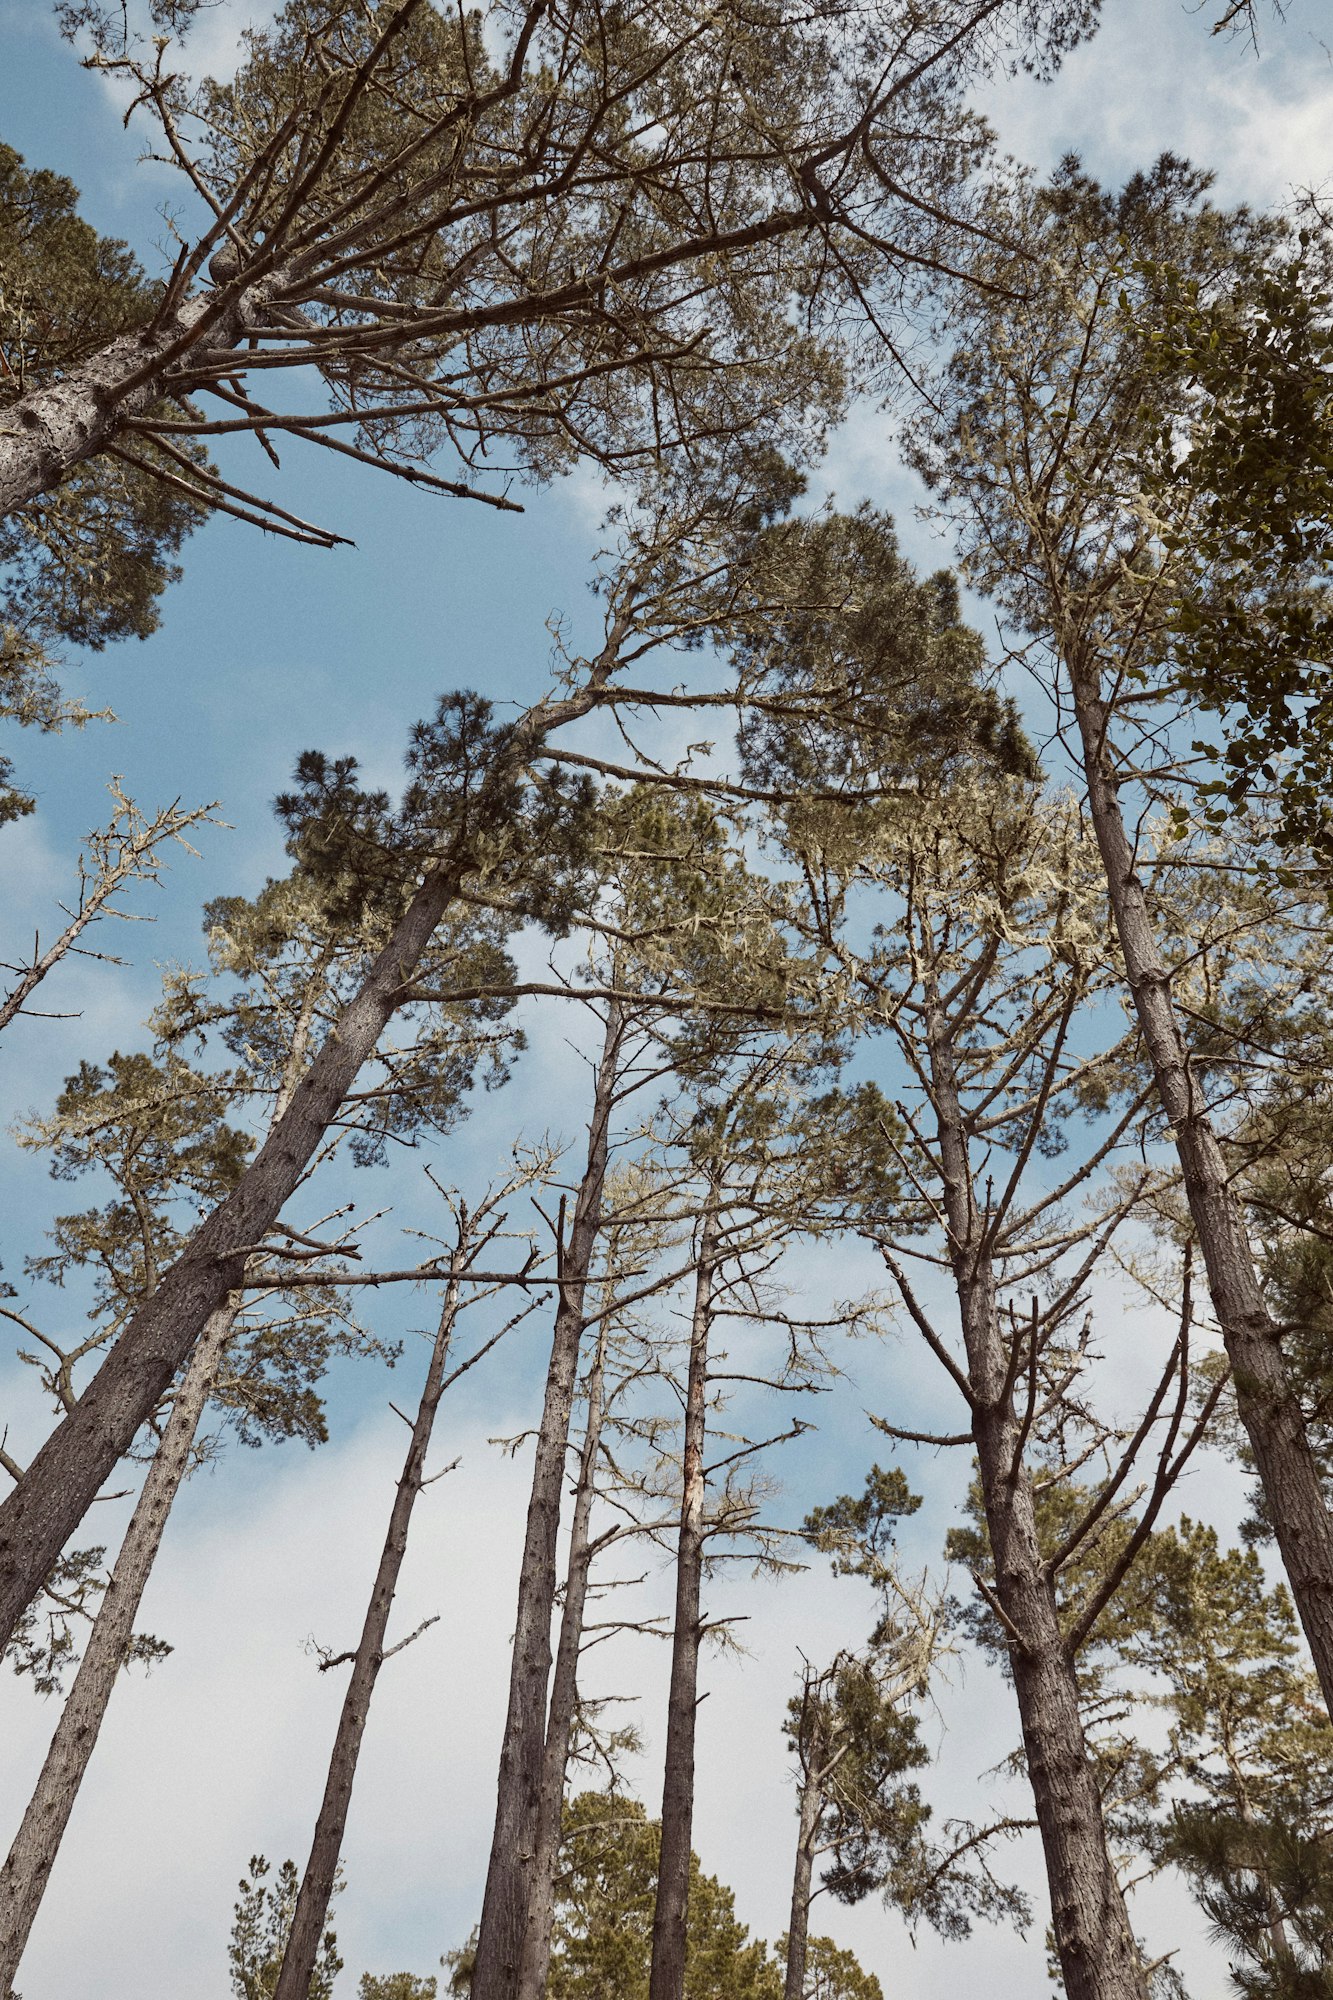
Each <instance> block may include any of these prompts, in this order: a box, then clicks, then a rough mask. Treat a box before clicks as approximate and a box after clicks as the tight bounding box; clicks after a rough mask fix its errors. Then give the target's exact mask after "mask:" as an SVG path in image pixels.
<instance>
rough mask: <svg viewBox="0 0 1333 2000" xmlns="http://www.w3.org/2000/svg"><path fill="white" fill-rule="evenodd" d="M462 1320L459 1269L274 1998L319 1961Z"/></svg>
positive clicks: (304, 1981) (288, 1992) (296, 1993)
mask: <svg viewBox="0 0 1333 2000" xmlns="http://www.w3.org/2000/svg"><path fill="white" fill-rule="evenodd" d="M457 1317H458V1278H457V1275H456V1271H455V1272H451V1274H450V1278H449V1283H448V1285H447V1287H446V1289H445V1294H444V1305H443V1307H442V1309H441V1312H440V1324H439V1327H438V1329H437V1331H436V1335H435V1345H434V1347H433V1348H432V1349H431V1357H430V1365H429V1367H428V1368H427V1370H426V1383H425V1387H424V1388H423V1389H422V1391H421V1401H420V1403H419V1404H418V1406H417V1414H416V1421H415V1423H414V1424H413V1426H412V1438H411V1442H410V1443H409V1445H408V1447H407V1458H406V1460H405V1461H404V1464H403V1470H402V1475H401V1477H400V1478H399V1481H398V1491H397V1492H396V1493H395V1495H394V1500H393V1508H392V1510H391V1512H390V1515H389V1528H388V1533H387V1534H386V1535H385V1537H384V1548H383V1550H382V1551H381V1554H380V1561H379V1568H378V1570H377V1571H376V1573H375V1585H374V1588H373V1590H372V1591H371V1593H370V1602H369V1604H368V1605H367V1607H366V1617H365V1623H364V1624H363V1626H362V1628H361V1638H360V1640H359V1641H358V1644H357V1648H356V1652H355V1654H354V1655H353V1657H352V1675H351V1679H350V1680H349V1681H348V1683H347V1693H346V1695H345V1696H344V1697H343V1705H342V1713H341V1715H340V1716H339V1717H338V1728H337V1733H336V1734H335V1736H334V1739H333V1754H332V1755H331V1757H330V1758H329V1770H328V1777H327V1778H326V1780H325V1784H324V1797H323V1799H322V1800H321V1802H320V1808H319V1817H318V1818H317V1819H316V1821H315V1833H314V1838H313V1840H312V1841H311V1843H310V1858H309V1860H308V1861H307V1862H306V1866H305V1873H304V1874H303V1875H302V1877H301V1889H300V1893H299V1895H298V1896H297V1899H296V1909H295V1911H294V1912H293V1915H292V1927H291V1931H290V1933H289V1934H288V1938H287V1948H286V1950H285V1951H284V1953H283V1958H282V1970H281V1971H280V1972H279V1974H278V1983H277V1986H276V1988H275V1989H274V1995H273V2000H308V1995H309V1992H310V1981H311V1977H312V1976H313V1973H314V1969H315V1959H316V1957H317V1955H318V1953H319V1941H320V1938H321V1937H322V1936H323V1934H324V1926H325V1923H326V1922H327V1921H328V1914H329V1903H330V1901H331V1899H332V1896H333V1883H334V1878H335V1876H336V1875H337V1872H338V1857H339V1855H340V1854H341V1852H342V1842H343V1834H344V1832H345V1831H346V1828H347V1810H348V1807H349V1805H350V1804H351V1799H352V1784H353V1781H354V1780H355V1777H356V1766H357V1759H358V1758H359V1756H360V1754H361V1739H362V1737H363V1736H364V1735H365V1731H366V1722H367V1720H368V1718H369V1715H370V1704H371V1700H372V1698H373V1696H374V1693H375V1683H376V1681H377V1680H378V1679H379V1672H380V1668H381V1667H382V1666H383V1665H384V1658H385V1655H384V1638H385V1634H386V1632H387V1631H388V1626H389V1613H390V1611H391V1610H392V1608H393V1600H394V1593H395V1591H396V1590H397V1588H398V1578H399V1575H400V1573H401V1571H402V1567H403V1557H404V1556H405V1555H406V1554H407V1537H408V1532H409V1530H410V1528H411V1525H412V1510H413V1508H414V1507H415V1506H416V1503H417V1496H418V1494H419V1493H420V1492H421V1488H422V1484H423V1482H424V1479H425V1473H426V1454H427V1452H428V1451H429V1450H430V1440H431V1433H432V1431H433V1430H434V1428H435V1414H436V1411H437V1410H438V1409H439V1407H440V1397H441V1395H442V1394H443V1391H444V1369H445V1363H446V1362H447V1360H448V1358H449V1343H450V1340H451V1339H452V1337H453V1330H454V1322H455V1320H456V1319H457Z"/></svg>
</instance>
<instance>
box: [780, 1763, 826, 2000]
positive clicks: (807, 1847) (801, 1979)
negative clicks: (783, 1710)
mask: <svg viewBox="0 0 1333 2000" xmlns="http://www.w3.org/2000/svg"><path fill="white" fill-rule="evenodd" d="M822 1807H823V1799H822V1797H821V1795H820V1788H819V1780H818V1777H817V1775H816V1773H815V1772H814V1771H807V1772H806V1775H805V1782H804V1783H803V1784H802V1786H801V1817H800V1824H799V1827H798V1830H797V1835H796V1866H795V1868H794V1870H793V1871H792V1885H791V1917H790V1919H789V1921H788V1924H787V1976H786V1979H785V1981H784V1983H783V1988H782V2000H805V1960H806V1952H807V1950H808V1948H809V1943H810V1896H811V1889H812V1884H813V1880H814V1872H815V1842H816V1840H817V1839H818V1837H819V1815H820V1812H821V1810H822Z"/></svg>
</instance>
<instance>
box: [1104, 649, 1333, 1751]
mask: <svg viewBox="0 0 1333 2000" xmlns="http://www.w3.org/2000/svg"><path fill="white" fill-rule="evenodd" d="M1071 679H1072V683H1073V691H1074V699H1075V707H1076V712H1077V716H1078V724H1079V731H1080V734H1081V738H1082V743H1083V760H1084V771H1085V774H1086V781H1087V788H1088V806H1089V810H1090V812H1091V815H1092V823H1093V827H1094V829H1095V831H1096V835H1097V845H1098V847H1099V848H1100V850H1101V856H1102V863H1103V866H1104V868H1105V870H1106V883H1107V890H1108V893H1109V896H1110V902H1111V909H1112V912H1113V914H1114V917H1115V925H1116V932H1117V935H1118V936H1119V939H1120V949H1121V953H1122V955H1123V957H1124V961H1125V973H1126V977H1127V979H1128V981H1129V987H1130V991H1131V992H1132V994H1133V996H1134V1007H1135V1012H1136V1013H1137V1016H1138V1021H1139V1027H1140V1029H1141V1030H1142V1033H1143V1041H1144V1046H1145V1048H1146V1049H1147V1052H1148V1059H1149V1062H1150V1063H1151V1065H1152V1071H1153V1077H1154V1080H1155V1082H1156V1086H1157V1094H1158V1097H1159V1098H1160V1100H1161V1105H1162V1109H1163V1111H1165V1113H1166V1116H1167V1120H1168V1122H1169V1124H1170V1126H1171V1133H1172V1137H1173V1139H1174V1141H1175V1146H1176V1153H1177V1157H1178V1158H1179V1161H1180V1172H1181V1178H1182V1180H1183V1181H1184V1184H1185V1194H1186V1198H1187V1200H1188V1202H1189V1208H1190V1215H1191V1216H1192V1218H1193V1221H1194V1229H1195V1233H1196V1235H1197V1236H1198V1239H1199V1248H1200V1250H1201V1251H1202V1252H1203V1260H1204V1264H1205V1267H1206V1269H1207V1272H1208V1289H1209V1292H1210V1294H1211V1297H1212V1301H1213V1310H1214V1311H1215V1312H1216V1314H1217V1321H1218V1325H1219V1326H1220V1328H1221V1331H1222V1338H1223V1340H1224V1342H1225V1344H1226V1351H1227V1357H1228V1359H1229V1360H1230V1362H1231V1369H1232V1376H1233V1379H1234V1381H1235V1385H1236V1404H1237V1408H1238V1410H1239V1412H1240V1418H1241V1422H1242V1423H1243V1424H1244V1426H1245V1431H1246V1435H1247V1436H1248V1438H1249V1441H1250V1446H1251V1449H1252V1451H1253V1453H1254V1463H1255V1469H1256V1471H1257V1472H1258V1475H1259V1483H1260V1485H1261V1486H1262V1487H1263V1491H1264V1497H1265V1500H1266V1501H1267V1505H1268V1513H1269V1517H1270V1519H1271V1520H1272V1523H1273V1529H1274V1532H1275V1534H1276V1536H1277V1542H1278V1547H1279V1549H1280V1550H1281V1553H1282V1560H1283V1563H1284V1564H1285V1565H1286V1571H1287V1578H1288V1581H1289V1582H1290V1584H1291V1594H1292V1597H1293V1598H1294V1599H1295V1602H1296V1608H1297V1610H1298V1612H1299V1613H1300V1619H1301V1624H1302V1626H1303V1627H1304V1629H1305V1636H1306V1639H1307V1641H1308V1642H1309V1646H1310V1652H1311V1654H1312V1656H1313V1658H1314V1664H1315V1670H1316V1672H1317V1673H1318V1675H1319V1684H1320V1687H1321V1688H1322V1689H1323V1693H1324V1701H1325V1704H1326V1706H1327V1707H1328V1708H1329V1711H1330V1713H1333V1519H1330V1516H1329V1511H1328V1506H1327V1504H1326V1501H1325V1498H1324V1492H1323V1486H1322V1483H1321V1481H1320V1477H1319V1468H1318V1465H1317V1463H1316V1460H1315V1456H1314V1453H1313V1451H1312V1450H1311V1448H1310V1440H1309V1437H1308V1435H1307V1433H1306V1428H1305V1420H1304V1417H1303V1416H1302V1413H1301V1408H1300V1403H1299V1401H1298V1399H1297V1396H1296V1393H1295V1391H1294V1389H1293V1387H1292V1385H1291V1381H1290V1378H1289V1377H1288V1374H1287V1370H1286V1365H1285V1363H1284V1361H1283V1357H1282V1350H1281V1346H1280V1344H1279V1337H1278V1329H1277V1327H1276V1325H1275V1324H1274V1321H1273V1318H1272V1315H1271V1314H1270V1312H1269V1310H1268V1307H1267V1304H1266V1303H1265V1300H1264V1295H1263V1290H1262V1288H1261V1286H1260V1283H1259V1278H1258V1274H1257V1272H1256V1270H1255V1260H1254V1253H1253V1251H1252V1249H1251V1247H1250V1240H1249V1232H1248V1230H1247V1228H1246V1225H1245V1217H1244V1213H1243V1211H1242V1208H1241V1205H1240V1203H1239V1202H1238V1201H1237V1199H1236V1197H1235V1195H1234V1194H1233V1192H1232V1188H1231V1180H1230V1176H1229V1174H1228V1171H1227V1164H1226V1160H1225V1158H1224V1157H1223V1154H1222V1149H1221V1147H1220V1146H1219V1144H1218V1142H1217V1135H1216V1133H1215V1131H1214V1130H1213V1125H1212V1121H1211V1119H1210V1118H1209V1116H1208V1112H1207V1109H1206V1106H1205V1104H1204V1102H1203V1099H1202V1096H1201V1095H1200V1093H1199V1090H1198V1088H1197V1086H1196V1084H1195V1081H1194V1077H1193V1074H1192V1072H1191V1068H1190V1059H1189V1051H1188V1048H1187V1047H1186V1044H1185V1039H1184V1036H1183V1035H1182V1033H1181V1029H1180V1022H1179V1019H1178V1017H1177V1014H1176V1010H1175V1005H1174V1002H1173V1000H1172V996H1171V975H1170V972H1169V971H1168V969H1167V966H1166V964H1165V962H1164V960H1163V958H1162V955H1161V952H1160V951H1159V950H1158V948H1157V939H1156V934H1155V931H1154V928H1153V924H1152V919H1151V915H1150V913H1149V909H1148V900H1147V896H1146V895H1145V893H1144V888H1143V883H1142V881H1141V880H1140V878H1139V875H1138V872H1137V870H1136V868H1135V865H1134V854H1133V850H1132V848H1131V846H1130V842H1129V837H1128V835H1127V834H1126V831H1125V821H1124V815H1123V813H1122V812H1121V810H1120V797H1119V786H1118V783H1117V781H1116V776H1115V772H1114V768H1113V766H1112V762H1111V755H1110V745H1109V728H1110V723H1111V720H1112V718H1111V713H1110V709H1109V707H1108V705H1107V703H1105V702H1104V701H1103V700H1102V698H1101V694H1100V690H1099V686H1098V683H1097V680H1096V676H1095V670H1093V669H1084V670H1080V669H1079V668H1078V667H1077V666H1075V667H1074V668H1073V670H1072V672H1071Z"/></svg>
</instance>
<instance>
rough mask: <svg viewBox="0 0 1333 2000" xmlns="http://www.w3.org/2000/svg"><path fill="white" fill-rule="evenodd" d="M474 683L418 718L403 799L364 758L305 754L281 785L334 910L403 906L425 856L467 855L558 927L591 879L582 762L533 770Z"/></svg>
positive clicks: (590, 792) (300, 857)
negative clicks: (363, 783)
mask: <svg viewBox="0 0 1333 2000" xmlns="http://www.w3.org/2000/svg"><path fill="white" fill-rule="evenodd" d="M493 713H494V711H493V705H492V703H491V702H489V701H488V700H486V699H485V697H484V696H482V695H478V694H474V693H472V692H471V691H470V690H468V689H460V690H458V691H456V692H455V693H452V694H447V695H441V697H440V699H439V701H438V703H437V705H436V711H435V714H434V716H432V717H430V718H429V719H426V720H423V721H420V722H418V723H416V724H414V725H413V728H412V732H411V737H410V741H409V746H408V752H407V768H408V774H409V775H408V784H407V787H406V790H405V792H404V795H403V798H402V802H401V804H400V806H399V807H398V808H397V810H391V808H390V802H389V799H388V797H387V795H386V794H385V793H383V792H366V791H363V790H362V789H361V787H360V785H359V784H358V782H357V776H356V773H357V763H356V759H355V758H354V757H339V758H336V759H332V760H330V759H329V758H327V757H326V756H324V754H323V753H322V752H320V751H317V750H308V751H306V752H304V753H303V755H302V756H301V757H300V759H299V760H298V762H297V766H296V784H295V788H294V789H293V790H291V791H289V792H284V793H282V794H281V795H280V797H279V798H278V800H277V802H276V807H277V812H278V815H279V817H280V818H281V819H282V821H283V822H284V824H285V825H286V827H287V833H288V852H289V853H290V854H291V855H292V857H293V859H294V861H296V863H297V865H298V866H299V868H300V869H301V870H302V872H303V873H304V874H305V875H306V876H307V877H308V879H309V880H310V881H311V882H313V883H315V884H316V885H317V886H318V887H319V888H320V890H321V891H322V893H323V895H324V898H325V903H326V910H327V915H328V918H329V921H330V922H331V923H338V922H346V921H349V920H356V919H359V918H360V917H361V916H362V915H363V914H364V913H365V911H366V910H367V909H369V908H375V909H379V910H381V911H382V912H383V913H384V914H386V915H388V916H390V917H392V916H394V915H396V914H397V913H398V911H399V910H400V909H401V908H403V907H404V906H405V904H406V903H407V901H408V900H409V898H410V896H411V894H412V892H413V890H414V889H415V887H416V885H417V882H418V880H419V877H420V871H421V868H422V866H423V865H425V864H429V863H430V862H432V861H437V860H442V859H444V858H446V857H448V858H450V859H461V860H463V861H464V862H465V864H466V866H467V867H468V869H469V870H470V871H471V872H473V873H475V875H476V876H478V877H479V878H480V884H479V886H481V888H482V889H483V892H484V893H488V894H491V895H493V896H494V897H495V898H496V900H503V901H504V903H505V904H506V906H507V907H508V908H509V909H510V910H511V911H512V912H513V913H514V915H515V916H516V917H533V918H536V919H537V920H538V921H539V922H541V923H542V924H544V925H545V926H546V927H547V928H548V929H549V930H551V931H553V932H555V933H556V934H557V935H559V934H562V933H563V932H564V931H565V930H567V929H568V926H569V924H570V922H571V920H572V917H573V914H574V909H575V907H576V904H577V902H578V899H579V896H580V893H581V892H584V891H586V889H587V886H588V880H589V877H588V866H589V863H590V861H591V858H592V850H591V845H590V842H591V836H592V831H593V826H594V818H593V813H594V802H595V797H596V792H595V787H594V785H593V783H592V780H591V779H590V778H589V777H588V776H587V775H586V774H584V773H576V774H574V775H572V776H571V775H570V774H568V773H566V772H564V771H562V770H560V769H558V768H557V769H541V770H536V771H531V770H527V769H524V768H522V767H521V766H520V764H519V762H518V761H517V759H516V755H515V732H514V725H513V724H510V723H497V722H495V721H494V720H493Z"/></svg>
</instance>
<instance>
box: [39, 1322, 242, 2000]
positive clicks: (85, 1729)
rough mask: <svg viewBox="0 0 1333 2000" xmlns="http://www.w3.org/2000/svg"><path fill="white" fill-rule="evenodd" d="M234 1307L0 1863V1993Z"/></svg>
mask: <svg viewBox="0 0 1333 2000" xmlns="http://www.w3.org/2000/svg"><path fill="white" fill-rule="evenodd" d="M237 1310H238V1308H237V1306H236V1305H235V1304H233V1303H231V1302H230V1301H229V1302H228V1303H227V1304H225V1305H223V1306H220V1307H219V1308H218V1310H217V1311H216V1312H215V1313H213V1315H212V1316H211V1318H210V1319H209V1322H208V1325H207V1326H206V1327H205V1329H204V1334H203V1338H202V1339H201V1340H200V1342H199V1344H198V1346H197V1347H196V1348H195V1350H194V1353H193V1354H192V1355H191V1357H190V1363H189V1366H188V1367H187V1369H186V1371H185V1374H184V1376H183V1378H182V1380H181V1383H180V1386H179V1388H178V1389H177V1391H176V1395H175V1397H174V1399H173V1401H172V1405H171V1413H170V1415H169V1416H168V1418H167V1421H166V1426H165V1428H164V1430H163V1433H162V1438H161V1442H160V1443H159V1445H158V1448H157V1450H156V1452H155V1453H154V1455H153V1462H152V1464H151V1465H150V1466H149V1468H148V1473H147V1477H146V1478H145V1480H144V1483H143V1489H142V1491H141V1492H140V1494H139V1498H138V1501H137V1503H136V1505H135V1509H134V1512H133V1514H132V1515H131V1517H130V1524H129V1527H128V1528H127V1529H126V1530H125V1539H124V1541H123V1542H122V1543H121V1546H120V1553H119V1555H118V1556H117V1557H116V1561H115V1566H114V1567H113V1569H112V1572H111V1580H110V1582H109V1583H108V1585H107V1588H106V1594H105V1596H104V1597H103V1599H102V1602H101V1604H100V1605H99V1607H98V1611H97V1616H96V1618H95V1619H94V1620H93V1625H92V1630H91V1631H90V1632H89V1634H88V1643H87V1645H86V1647H85V1648H84V1654H83V1658H82V1659H81V1660H80V1662H79V1668H78V1672H77V1673H76V1674H75V1676H74V1684H73V1686H72V1687H71V1689H70V1692H69V1697H68V1699H67V1701H66V1702H65V1705H64V1707H63V1709H62V1710H61V1713H60V1720H59V1722H58V1723H57V1724H56V1729H55V1734H54V1736H53V1737H52V1739H51V1747H50V1749H49V1750H48V1751H47V1753H46V1761H45V1763H44V1764H43V1765H42V1769H41V1775H40V1776H39V1777H38V1780H37V1784H36V1787H35V1789H34V1791H33V1794H32V1797H31V1799H30V1800H29V1801H28V1809H27V1811H26V1812H25V1813H24V1815H23V1823H22V1825H21V1826H20V1828H19V1830H18V1832H17V1834H16V1835H15V1836H14V1844H13V1846H12V1847H11V1848H10V1850H9V1855H8V1858H7V1859H6V1861H5V1865H4V1867H3V1869H0V1995H4V1996H5V1997H6V2000H8V1995H9V1994H10V1991H11V1988H12V1986H13V1982H14V1976H15V1974H16V1973H17V1971H18V1966H19V1960H20V1959H21V1958H22V1956H23V1953H24V1951H25V1950H26V1948H27V1943H28V1937H29V1934H30V1932H31V1930H32V1926H33V1920H34V1918H35V1917H36V1915H37V1911H38V1909H39V1908H40V1907H41V1901H42V1897H43V1895H44V1894H45V1891H46V1885H47V1883H48V1881H49V1880H50V1876H51V1870H52V1868H53V1866H54V1864H55V1859H56V1855H57V1853H58V1852H59V1849H60V1843H61V1841H62V1839H63V1838H64V1834H65V1828H66V1827H67V1826H68V1824H69V1818H70V1814H71V1813H72V1812H73V1810H74V1801H75V1800H76V1799H77V1797H78V1795H79V1787H80V1785H81V1784H82V1783H83V1778H84V1773H85V1772H86V1771H87V1769H88V1764H89V1761H90V1759H91V1757H92V1754H93V1751H94V1749H95V1748H96V1746H97V1738H98V1734H99V1732H100V1730H101V1727H102V1723H103V1720H104V1719H105V1716H106V1711H107V1704H108V1703H109V1702H110V1700H111V1695H112V1690H113V1689H114V1687H115V1684H116V1677H117V1675H118V1674H119V1672H120V1670H121V1668H122V1667H123V1666H124V1664H125V1660H126V1656H127V1654H128V1652H129V1647H130V1642H131V1640H132V1638H133V1636H134V1621H135V1619H136V1618H137V1616H138V1613H139V1606H140V1603H141V1602H142V1599H143V1593H144V1586H145V1585H146V1583H147V1581H148V1577H149V1573H150V1572H151V1570H152V1567H153V1563H154V1562H155V1560H156V1558H157V1552H158V1549H159V1548H160V1546H161V1543H162V1534H163V1530H164V1529H165V1527H166V1524H167V1516H168V1515H169V1514H170V1512H171V1508H172V1504H173V1502H174V1501H175V1498H176V1495H177V1493H178V1492H179V1491H180V1487H181V1481H182V1480H183V1479H184V1477H185V1474H186V1471H187V1469H188V1467H189V1463H190V1452H191V1449H192V1447H193V1445H194V1439H195V1433H196V1432H197V1430H198V1428H199V1419H200V1417H201V1416H202V1415H203V1411H204V1406H205V1404H206V1403H207V1401H208V1398H209V1394H210V1392H211V1390H212V1387H213V1384H214V1382H215V1381H216V1379H217V1373H218V1369H219V1366H220V1365H221V1362H222V1357H223V1353H224V1351H225V1349H226V1345H227V1342H228V1340H229V1339H230V1337H231V1330H232V1325H233V1323H234V1321H235V1318H236V1313H237Z"/></svg>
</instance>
